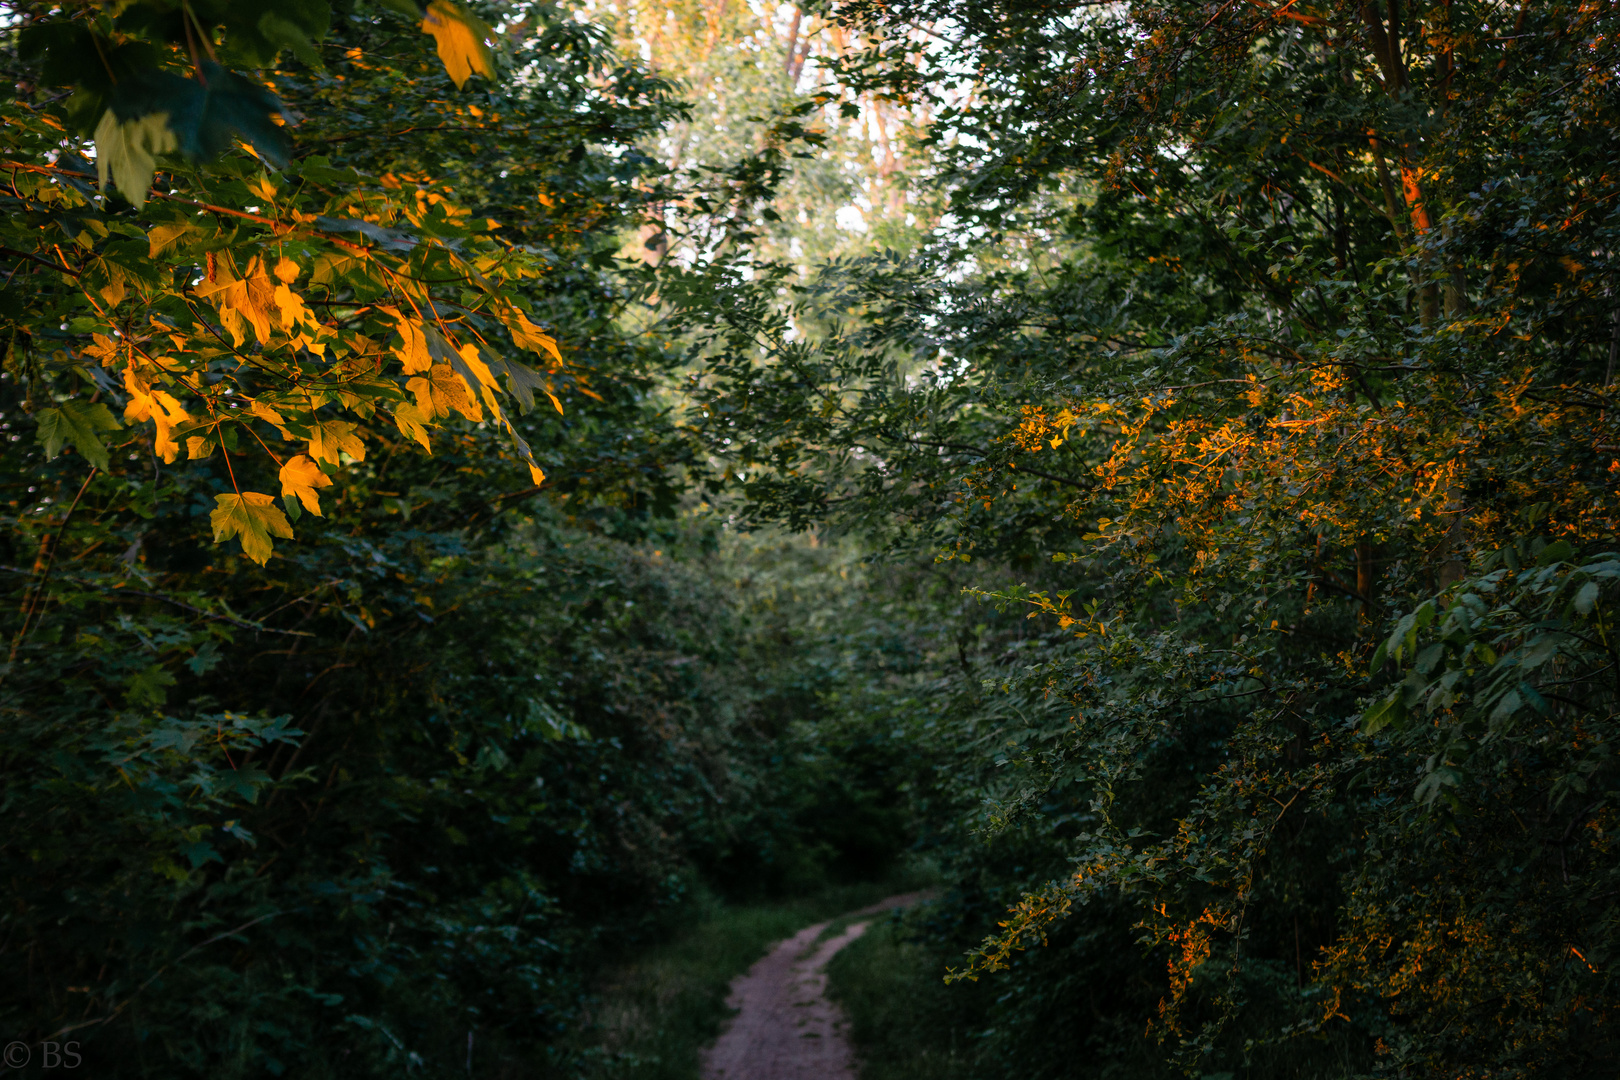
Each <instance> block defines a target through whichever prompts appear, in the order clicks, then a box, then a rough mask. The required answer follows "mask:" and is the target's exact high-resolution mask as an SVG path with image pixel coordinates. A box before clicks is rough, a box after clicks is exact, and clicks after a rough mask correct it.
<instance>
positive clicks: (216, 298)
mask: <svg viewBox="0 0 1620 1080" xmlns="http://www.w3.org/2000/svg"><path fill="white" fill-rule="evenodd" d="M282 287H283V288H284V287H285V286H282ZM276 288H277V285H276V283H275V280H274V279H273V278H271V277H270V275H269V274H267V273H266V272H265V268H264V260H263V259H261V258H260V257H259V256H257V255H255V256H254V257H253V259H252V261H250V262H249V263H248V265H247V270H246V271H245V272H243V273H242V274H241V275H240V276H239V275H238V274H237V273H236V267H235V265H234V264H233V262H232V260H231V257H230V255H229V253H226V254H225V255H224V256H223V257H221V258H219V259H217V260H216V262H215V264H214V277H213V280H212V281H209V280H203V281H201V282H198V284H197V288H196V292H197V295H198V296H201V297H203V298H204V299H206V300H209V301H210V302H212V303H213V304H214V305H215V306H216V307H218V308H219V314H220V323H221V324H222V325H223V326H224V327H225V329H226V330H228V331H230V334H231V337H233V338H234V339H235V341H236V345H237V347H238V348H240V347H241V346H242V344H243V343H244V342H246V340H247V332H246V325H251V326H252V327H253V333H254V336H255V337H256V338H257V339H258V341H259V344H261V345H262V344H264V343H265V342H266V341H269V340H270V316H271V313H272V312H273V311H275V310H276V307H277V305H276ZM245 324H246V325H245Z"/></svg>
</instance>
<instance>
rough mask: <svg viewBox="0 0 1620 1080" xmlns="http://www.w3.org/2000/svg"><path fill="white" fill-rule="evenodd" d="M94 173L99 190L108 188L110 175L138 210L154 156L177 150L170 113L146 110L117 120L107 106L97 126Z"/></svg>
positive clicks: (143, 200) (154, 168) (153, 167)
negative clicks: (148, 111)
mask: <svg viewBox="0 0 1620 1080" xmlns="http://www.w3.org/2000/svg"><path fill="white" fill-rule="evenodd" d="M95 140H96V175H97V177H98V179H100V181H101V190H102V191H103V192H105V191H106V190H107V177H108V175H109V174H111V176H112V180H113V183H114V184H116V185H117V186H118V192H119V194H121V195H123V196H124V198H126V199H128V200H129V201H130V203H131V204H132V205H133V206H134V207H135V208H136V209H137V210H139V209H140V208H141V207H143V206H145V205H146V194H147V192H148V191H150V190H151V188H152V174H153V173H154V172H155V171H157V156H158V155H159V154H167V153H171V152H173V151H175V150H178V149H180V140H179V139H177V138H175V135H174V132H173V131H171V130H170V129H169V114H168V113H166V112H154V113H147V114H146V115H145V116H137V117H136V118H135V119H133V120H120V119H118V117H117V116H116V115H115V114H114V113H113V111H112V110H111V109H108V110H107V111H106V112H105V113H103V114H102V115H101V123H99V124H97V125H96V134H95Z"/></svg>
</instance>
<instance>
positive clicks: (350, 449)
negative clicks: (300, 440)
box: [309, 420, 366, 465]
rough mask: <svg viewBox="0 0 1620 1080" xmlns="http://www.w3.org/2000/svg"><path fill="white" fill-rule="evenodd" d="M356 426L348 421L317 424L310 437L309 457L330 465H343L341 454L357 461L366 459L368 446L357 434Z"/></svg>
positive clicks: (320, 422) (325, 421) (324, 421)
mask: <svg viewBox="0 0 1620 1080" xmlns="http://www.w3.org/2000/svg"><path fill="white" fill-rule="evenodd" d="M354 432H355V425H353V424H351V423H349V422H348V421H347V420H322V421H319V422H317V423H316V425H315V430H314V433H313V434H311V435H310V437H309V456H310V457H312V458H314V459H315V460H316V461H324V462H326V463H327V464H328V465H341V464H343V459H342V458H341V457H339V455H340V454H348V455H349V456H350V457H351V458H353V459H354V460H355V461H364V460H365V459H366V444H365V443H363V442H361V441H360V437H359V436H358V435H356V434H355V433H354Z"/></svg>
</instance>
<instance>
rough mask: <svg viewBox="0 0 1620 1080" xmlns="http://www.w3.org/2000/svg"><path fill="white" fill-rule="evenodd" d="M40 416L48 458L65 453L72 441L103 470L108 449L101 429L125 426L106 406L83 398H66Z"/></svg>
mask: <svg viewBox="0 0 1620 1080" xmlns="http://www.w3.org/2000/svg"><path fill="white" fill-rule="evenodd" d="M34 415H35V416H36V417H38V419H39V431H38V432H37V437H38V439H39V441H40V442H41V443H43V444H44V446H45V460H46V461H49V460H50V459H51V458H53V457H55V456H56V455H57V454H59V453H61V452H62V447H63V446H64V445H66V444H68V443H72V444H73V446H74V447H75V448H76V449H77V450H78V451H79V455H80V456H81V457H83V458H84V459H85V460H86V461H88V462H89V463H90V464H92V465H94V466H95V467H96V468H98V469H101V470H103V471H105V470H106V468H107V448H106V447H105V446H104V445H102V442H101V436H100V435H99V434H97V433H98V432H101V431H117V430H118V429H119V428H120V427H121V426H122V425H120V424H119V423H118V421H117V420H114V419H113V414H112V413H111V412H109V411H108V410H107V406H105V405H89V404H86V403H85V402H82V401H64V402H62V404H60V405H58V406H55V407H53V408H49V409H41V410H39V412H37V413H35V414H34Z"/></svg>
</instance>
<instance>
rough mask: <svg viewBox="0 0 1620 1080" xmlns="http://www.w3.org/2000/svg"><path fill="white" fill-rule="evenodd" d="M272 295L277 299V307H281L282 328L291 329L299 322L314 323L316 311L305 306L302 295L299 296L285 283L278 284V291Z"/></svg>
mask: <svg viewBox="0 0 1620 1080" xmlns="http://www.w3.org/2000/svg"><path fill="white" fill-rule="evenodd" d="M271 295H272V297H273V298H274V299H275V302H276V307H278V308H280V309H281V328H282V329H283V330H288V331H290V330H292V328H293V326H294V325H295V324H296V323H299V322H305V323H310V324H314V322H315V313H314V312H312V311H310V310H309V308H307V307H305V306H304V298H303V297H302V296H299V295H298V294H297V293H295V292H293V291H292V290H291V289H289V288H287V286H285V285H277V286H276V291H275V292H274V293H272V294H271Z"/></svg>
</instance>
